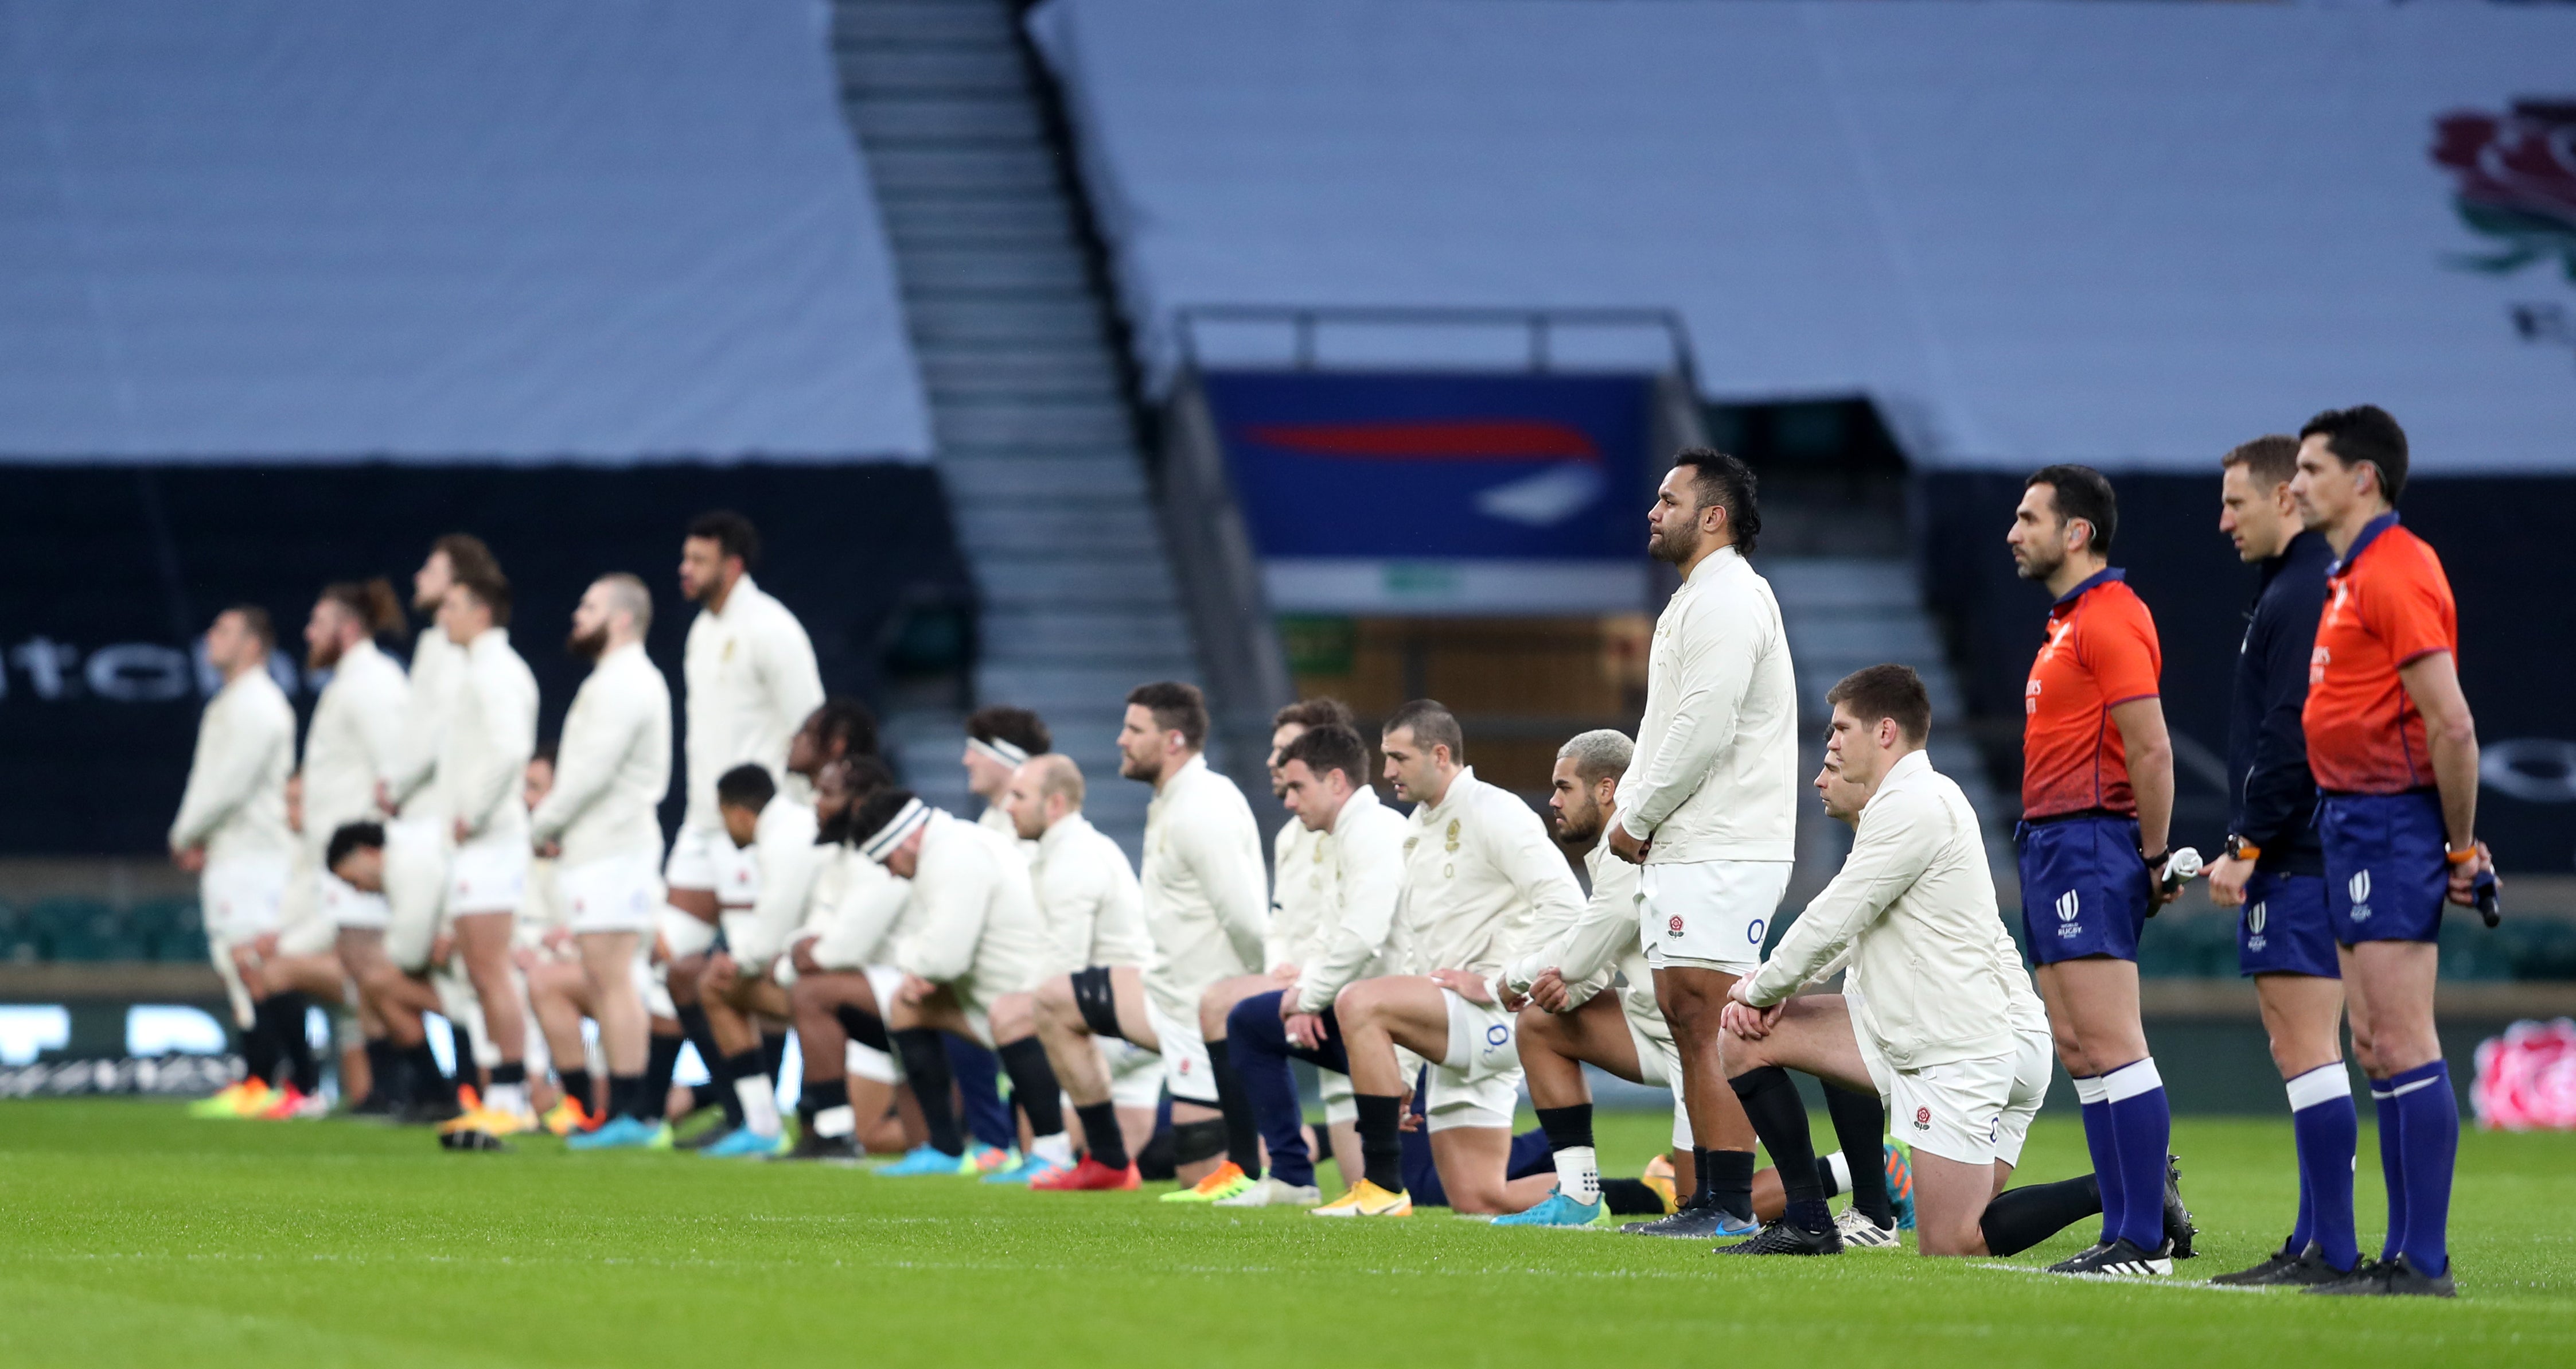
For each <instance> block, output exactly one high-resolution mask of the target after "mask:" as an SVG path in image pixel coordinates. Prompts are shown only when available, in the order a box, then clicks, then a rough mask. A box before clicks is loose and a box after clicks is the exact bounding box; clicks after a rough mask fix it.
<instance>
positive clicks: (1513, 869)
mask: <svg viewBox="0 0 2576 1369" xmlns="http://www.w3.org/2000/svg"><path fill="white" fill-rule="evenodd" d="M1405 821H1406V824H1407V831H1406V833H1405V846H1404V906H1403V909H1402V911H1401V913H1399V915H1398V917H1399V921H1400V924H1401V925H1402V927H1403V929H1404V931H1403V936H1404V938H1405V941H1406V943H1407V946H1406V950H1407V959H1408V960H1409V961H1410V968H1411V970H1412V972H1413V973H1415V974H1429V973H1431V972H1432V971H1433V970H1464V971H1466V972H1468V973H1470V974H1476V975H1483V976H1486V977H1488V978H1490V977H1492V976H1493V975H1494V974H1495V973H1497V972H1498V971H1500V970H1501V969H1502V968H1503V965H1504V963H1505V962H1506V961H1508V960H1509V959H1511V958H1512V957H1513V956H1514V955H1515V954H1517V953H1519V952H1520V951H1521V949H1522V947H1523V946H1524V945H1525V944H1526V943H1527V942H1529V940H1530V939H1531V929H1532V928H1534V927H1538V926H1542V925H1549V926H1562V925H1565V924H1568V923H1571V922H1572V921H1573V920H1574V919H1575V918H1576V917H1577V916H1578V915H1580V913H1581V911H1582V908H1583V886H1582V885H1580V884H1577V883H1575V881H1574V872H1573V871H1572V870H1570V869H1568V868H1566V864H1565V857H1564V855H1563V854H1562V853H1560V852H1559V851H1558V850H1557V849H1556V843H1555V842H1553V841H1550V840H1549V839H1548V835H1547V825H1546V824H1545V823H1543V822H1541V821H1540V820H1539V816H1538V814H1537V813H1535V812H1533V811H1531V809H1530V806H1529V805H1528V804H1526V803H1523V802H1521V800H1520V796H1519V795H1517V794H1514V793H1512V792H1511V791H1510V790H1508V789H1503V788H1500V787H1498V786H1495V785H1491V784H1487V783H1485V782H1484V781H1483V780H1480V779H1477V778H1476V771H1475V768H1474V767H1472V766H1470V767H1468V768H1467V769H1464V770H1461V771H1459V772H1458V775H1457V777H1456V778H1455V779H1452V780H1451V781H1450V782H1449V788H1448V790H1447V791H1446V792H1444V793H1443V794H1441V796H1440V802H1439V803H1437V804H1429V803H1425V804H1419V805H1416V806H1415V808H1414V810H1413V815H1412V816H1411V817H1409V818H1407V819H1406V820H1405Z"/></svg>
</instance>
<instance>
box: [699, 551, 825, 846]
mask: <svg viewBox="0 0 2576 1369" xmlns="http://www.w3.org/2000/svg"><path fill="white" fill-rule="evenodd" d="M681 673H682V675H683V676H684V677H685V681H686V683H687V685H688V723H689V736H688V743H687V752H688V762H689V803H688V811H687V814H686V816H684V817H683V818H682V821H683V822H685V823H686V824H687V825H689V826H691V827H704V828H720V827H722V826H723V825H724V824H723V820H722V819H721V818H720V817H718V816H717V813H716V781H717V780H719V779H721V778H723V777H724V772H726V771H728V770H731V769H732V768H734V767H735V766H737V765H742V764H745V763H746V762H748V763H752V764H757V765H761V766H765V767H767V768H768V770H769V773H770V775H771V776H772V777H773V778H775V779H776V780H777V781H778V782H779V784H780V785H781V786H782V787H786V786H788V785H789V781H790V778H791V777H790V776H789V775H788V773H787V743H788V741H789V740H790V739H791V738H793V737H794V736H795V735H796V729H797V728H799V727H801V726H803V725H804V722H805V718H806V715H808V714H810V713H812V712H813V711H814V710H815V709H817V708H819V707H821V706H822V704H823V677H822V675H821V674H820V673H819V672H818V671H817V670H816V669H815V666H814V643H813V641H812V640H811V639H810V638H808V637H807V636H806V635H805V627H804V625H803V624H801V623H799V622H797V621H796V615H795V614H793V613H790V612H788V611H787V606H786V605H784V604H782V603H780V602H778V601H777V600H776V599H773V598H771V597H769V595H768V594H766V593H764V592H763V591H762V590H761V588H760V586H759V585H756V584H754V583H752V579H751V577H750V576H748V575H746V576H744V577H742V578H741V579H739V580H736V581H735V582H734V585H733V589H732V590H731V591H729V592H727V593H726V595H725V602H724V609H723V611H721V612H715V613H710V612H707V611H705V610H700V611H699V613H698V616H697V618H696V619H695V620H693V621H692V622H691V623H690V624H689V637H688V645H687V647H686V648H685V649H684V650H683V652H682V653H681Z"/></svg>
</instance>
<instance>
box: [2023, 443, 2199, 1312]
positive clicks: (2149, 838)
mask: <svg viewBox="0 0 2576 1369" xmlns="http://www.w3.org/2000/svg"><path fill="white" fill-rule="evenodd" d="M2118 525H2119V504H2118V501H2117V499H2116V498H2115V497H2114V496H2113V494H2112V492H2111V482H2110V481H2108V480H2105V479H2103V478H2102V473H2101V472H2099V471H2096V470H2093V469H2091V468H2090V467H2086V466H2048V467H2044V468H2042V469H2041V470H2039V471H2038V472H2037V473H2035V474H2033V475H2032V476H2031V477H2030V479H2029V480H2028V481H2027V482H2026V483H2025V485H2024V488H2023V490H2022V498H2021V506H2020V507H2019V508H2018V509H2016V510H2015V511H2014V513H2013V527H2012V531H2011V532H2010V533H2009V534H2007V535H2006V537H2005V539H2004V540H2005V542H2006V543H2007V544H2009V545H2010V546H2011V548H2012V553H2013V562H2014V564H2015V566H2016V567H2017V568H2018V570H2019V571H2020V574H2021V577H2022V578H2023V579H2025V580H2036V581H2038V582H2040V583H2041V584H2043V585H2046V586H2048V589H2049V592H2050V593H2052V594H2054V595H2056V596H2057V602H2056V603H2055V604H2054V605H2052V606H2051V607H2050V608H2049V610H2048V638H2047V640H2046V641H2045V642H2044V643H2043V644H2042V645H2041V646H2040V649H2039V657H2038V659H2037V660H2035V661H2033V662H2032V663H2031V667H2030V680H2029V683H2028V684H2027V685H2026V686H2025V688H2024V689H2023V695H2022V705H2023V714H2024V716H2023V720H2022V798H2021V802H2022V821H2021V825H2020V826H2019V828H2017V829H2016V830H2015V832H2014V833H2013V844H2014V847H2015V848H2016V850H2017V851H2018V853H2019V856H2020V865H2021V906H2022V931H2023V939H2024V941H2025V942H2026V944H2027V946H2028V949H2029V953H2030V958H2031V962H2032V963H2033V964H2034V965H2036V966H2038V974H2037V978H2038V980H2039V992H2040V997H2041V998H2042V999H2043V1000H2045V1001H2046V1002H2047V1004H2048V1021H2049V1026H2050V1028H2051V1029H2052V1030H2053V1031H2054V1032H2055V1033H2056V1036H2057V1054H2058V1059H2059V1060H2061V1061H2063V1062H2064V1063H2065V1065H2066V1072H2067V1073H2068V1074H2069V1075H2071V1076H2072V1077H2073V1078H2074V1080H2075V1095H2076V1097H2077V1098H2078V1099H2079V1100H2081V1101H2082V1103H2083V1111H2084V1139H2085V1143H2086V1144H2087V1146H2088V1147H2090V1149H2091V1151H2092V1154H2093V1171H2094V1173H2095V1174H2097V1175H2099V1176H2100V1178H2101V1185H2102V1240H2101V1242H2100V1244H2097V1245H2095V1246H2094V1247H2093V1248H2092V1249H2090V1250H2087V1251H2085V1252H2084V1253H2082V1254H2080V1255H2077V1256H2075V1257H2074V1258H2072V1259H2069V1260H2064V1261H2061V1262H2059V1263H2058V1264H2055V1265H2052V1266H2050V1269H2051V1272H2053V1273H2060V1274H2170V1273H2172V1272H2173V1262H2174V1260H2175V1259H2176V1258H2178V1257H2188V1256H2189V1255H2190V1254H2191V1251H2190V1249H2189V1247H2188V1245H2187V1244H2186V1245H2183V1246H2181V1247H2180V1248H2177V1243H2176V1241H2175V1240H2174V1239H2172V1238H2169V1237H2168V1235H2167V1232H2168V1231H2169V1230H2171V1231H2174V1232H2176V1233H2177V1234H2178V1235H2179V1236H2180V1238H2181V1239H2182V1240H2183V1241H2186V1242H2187V1241H2188V1239H2189V1236H2190V1227H2189V1214H2181V1215H2180V1221H2179V1223H2178V1224H2176V1223H2171V1222H2169V1221H2168V1218H2167V1212H2168V1207H2169V1206H2170V1207H2172V1208H2173V1209H2176V1210H2178V1209H2179V1207H2180V1199H2179V1197H2178V1195H2174V1194H2173V1193H2172V1190H2171V1182H2172V1181H2171V1170H2170V1168H2169V1164H2170V1155H2169V1152H2168V1151H2167V1149H2166V1147H2167V1146H2168V1145H2170V1144H2171V1141H2172V1133H2173V1115H2172V1112H2171V1109H2170V1108H2169V1107H2168V1106H2167V1105H2166V1102H2165V1090H2164V1081H2163V1080H2162V1078H2160V1077H2159V1076H2158V1075H2157V1073H2156V1062H2155V1059H2154V1057H2152V1056H2150V1055H2148V1054H2147V1035H2146V1029H2145V1027H2144V1026H2143V1025H2142V1024H2141V1023H2140V1021H2139V1018H2138V933H2139V932H2140V930H2142V929H2143V928H2144V927H2145V926H2146V920H2147V916H2148V914H2149V913H2150V912H2152V911H2153V910H2154V908H2155V907H2156V905H2157V904H2159V903H2162V902H2165V901H2168V900H2169V899H2170V898H2171V895H2170V894H2166V893H2163V892H2161V891H2160V889H2159V887H2158V886H2159V882H2160V880H2161V878H2162V876H2163V873H2164V867H2165V864H2166V862H2167V861H2168V860H2169V859H2170V857H2171V852H2170V851H2169V850H2168V849H2167V846H2166V836H2167V829H2168V827H2169V826H2170V824H2171V821H2172V818H2173V792H2174V779H2173V744H2172V740H2171V738H2170V737H2168V736H2167V734H2166V732H2165V715H2164V705H2163V702H2162V700H2161V698H2160V697H2159V695H2158V686H2157V682H2156V681H2157V675H2158V674H2159V673H2160V672H2161V671H2162V670H2163V668H2164V654H2163V649H2162V648H2161V647H2160V646H2159V645H2158V643H2157V641H2156V623H2155V618H2154V616H2153V615H2151V614H2149V613H2148V612H2147V606H2146V604H2145V602H2144V601H2142V600H2140V599H2139V598H2138V596H2137V593H2136V591H2134V590H2131V589H2130V588H2129V586H2128V584H2127V582H2126V580H2125V579H2124V577H2123V575H2122V573H2121V572H2120V571H2119V570H2118V569H2117V568H2115V567H2113V566H2112V565H2111V564H2110V550H2111V538H2112V534H2113V533H2114V532H2115V531H2116V530H2117V528H2118Z"/></svg>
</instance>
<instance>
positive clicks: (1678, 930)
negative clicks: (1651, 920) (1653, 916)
mask: <svg viewBox="0 0 2576 1369" xmlns="http://www.w3.org/2000/svg"><path fill="white" fill-rule="evenodd" d="M1665 930H1666V931H1667V932H1669V933H1670V934H1671V935H1674V936H1680V935H1681V934H1682V920H1681V915H1680V914H1678V913H1676V914H1674V916H1673V920H1672V921H1671V922H1669V923H1666V924H1665Z"/></svg>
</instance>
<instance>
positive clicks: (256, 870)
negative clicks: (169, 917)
mask: <svg viewBox="0 0 2576 1369" xmlns="http://www.w3.org/2000/svg"><path fill="white" fill-rule="evenodd" d="M287 867H288V861H287V858H286V857H285V856H283V855H274V856H231V857H228V858H226V859H223V860H218V861H209V862H207V864H206V868H205V870H204V871H203V872H202V873H200V874H199V875H198V877H197V904H198V913H199V916H200V918H201V919H202V921H203V922H204V924H205V928H206V937H207V939H208V940H212V939H214V938H215V937H218V936H221V937H224V938H226V939H228V940H232V941H248V940H250V939H251V938H253V937H256V936H258V935H260V934H261V933H263V932H273V931H276V930H277V929H278V926H279V924H280V923H282V922H283V921H284V920H285V916H286V880H287V874H288V869H287Z"/></svg>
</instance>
